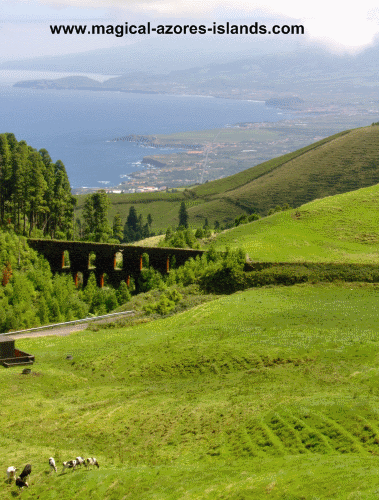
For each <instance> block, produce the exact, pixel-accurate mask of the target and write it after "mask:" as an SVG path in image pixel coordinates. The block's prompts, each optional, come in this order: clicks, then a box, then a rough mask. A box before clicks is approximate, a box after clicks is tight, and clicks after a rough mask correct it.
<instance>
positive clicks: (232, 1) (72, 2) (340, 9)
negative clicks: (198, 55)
mask: <svg viewBox="0 0 379 500" xmlns="http://www.w3.org/2000/svg"><path fill="white" fill-rule="evenodd" d="M341 5H342V4H341V3H340V2H330V1H326V0H319V1H317V2H312V3H306V2H304V1H299V0H286V2H283V0H265V1H263V0H256V1H250V0H206V1H204V0H188V1H182V0H180V1H179V0H129V1H128V0H0V15H1V18H2V19H3V21H2V29H0V43H4V41H6V40H5V38H4V37H5V36H6V37H7V40H8V42H9V49H10V50H9V54H10V55H11V56H12V57H15V56H16V55H17V50H18V47H20V52H21V46H22V45H23V46H24V47H28V52H29V54H28V57H30V55H31V54H30V52H35V55H40V54H41V55H42V54H45V53H59V52H62V53H67V52H79V51H84V50H90V48H98V47H100V46H103V47H109V46H114V45H117V44H120V40H111V39H110V38H109V37H108V38H105V37H104V38H102V39H101V37H98V39H97V40H94V38H92V39H90V38H91V37H85V36H82V37H78V36H71V37H66V39H64V37H56V38H57V39H56V40H52V36H51V35H50V34H49V32H48V29H47V28H48V26H47V23H48V22H49V23H51V22H54V23H57V22H59V23H61V24H64V23H67V24H69V23H72V24H74V23H75V22H76V23H80V22H82V23H84V22H86V23H87V24H89V23H90V22H100V20H102V22H103V23H106V24H121V23H123V22H125V21H126V20H128V21H129V22H130V23H133V22H140V21H141V20H142V21H146V20H153V21H155V22H157V21H159V19H165V20H166V22H167V20H168V19H171V20H172V21H173V22H174V21H175V22H176V23H180V24H183V23H185V22H191V23H195V24H200V23H207V22H208V23H209V22H212V21H217V22H225V21H228V20H229V21H233V20H238V21H244V20H246V22H247V23H248V22H250V21H251V22H255V21H258V22H261V23H265V22H267V19H269V20H270V21H274V22H277V24H302V25H303V26H304V27H305V33H306V34H305V36H304V37H303V41H305V42H306V43H307V44H318V45H322V46H324V47H326V48H329V49H330V50H332V51H342V52H346V51H348V52H357V51H359V50H361V49H363V48H365V47H367V46H369V45H371V44H373V43H374V41H375V39H376V37H377V36H378V33H379V8H378V6H377V2H376V1H374V0H361V1H360V2H354V3H353V4H350V5H351V6H347V4H345V5H344V6H341ZM43 23H46V25H45V26H44V25H43ZM17 24H19V26H20V27H21V26H22V25H25V24H28V27H25V26H24V28H23V29H21V28H19V29H17V28H15V27H14V26H15V25H17ZM33 24H34V25H35V28H34V35H31V32H32V31H33V27H32V25H33ZM9 25H13V28H12V27H10V26H9ZM58 38H60V39H59V40H58ZM47 40H50V43H51V44H52V45H51V47H49V46H47V45H49V44H47V43H46V42H47ZM126 42H127V40H125V39H124V40H123V44H125V43H126ZM260 42H261V43H265V40H264V39H263V38H262V40H260ZM38 52H39V53H38ZM3 57H4V55H3Z"/></svg>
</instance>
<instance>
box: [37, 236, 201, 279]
mask: <svg viewBox="0 0 379 500" xmlns="http://www.w3.org/2000/svg"><path fill="white" fill-rule="evenodd" d="M28 244H29V246H30V247H31V248H33V249H34V250H36V251H37V252H39V253H40V254H42V255H43V256H44V257H45V258H46V260H47V261H48V262H49V264H50V267H51V270H52V272H53V273H71V275H72V276H73V278H74V280H75V284H76V285H77V284H78V275H79V273H82V276H83V284H84V286H85V285H86V284H87V281H88V278H89V275H90V273H91V272H94V273H95V276H96V282H97V284H98V286H100V287H102V286H103V285H104V274H106V275H107V279H108V281H109V283H111V284H112V285H113V286H116V287H117V286H119V284H120V283H121V281H126V282H127V283H129V279H130V277H131V276H133V278H134V279H136V278H138V275H139V273H140V272H141V270H142V254H144V253H147V254H148V256H149V266H150V267H153V268H154V269H156V270H157V271H160V272H161V273H162V274H165V273H168V272H169V270H170V264H171V263H172V262H173V257H175V262H176V265H179V266H180V265H182V264H184V263H185V262H186V261H187V260H188V259H190V258H191V257H192V258H195V257H196V256H198V255H202V254H203V253H204V252H203V251H202V250H191V249H182V248H148V247H140V246H133V245H123V244H118V245H115V244H107V243H90V242H82V241H60V240H36V239H28ZM65 252H68V254H69V261H70V265H69V266H66V265H65V257H64V254H65ZM117 253H121V254H122V268H116V254H117ZM91 254H95V255H96V259H95V266H94V267H90V263H89V257H90V255H91Z"/></svg>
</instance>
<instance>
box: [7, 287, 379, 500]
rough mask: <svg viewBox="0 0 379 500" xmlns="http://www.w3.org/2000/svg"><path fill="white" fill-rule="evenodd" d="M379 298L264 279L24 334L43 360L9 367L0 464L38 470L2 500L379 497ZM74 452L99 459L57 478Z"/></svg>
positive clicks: (24, 343)
mask: <svg viewBox="0 0 379 500" xmlns="http://www.w3.org/2000/svg"><path fill="white" fill-rule="evenodd" d="M378 298H379V289H378V287H377V286H376V285H362V284H348V285H346V286H345V285H339V286H336V285H333V284H329V285H313V286H312V285H298V286H293V287H277V288H266V289H265V288H261V289H254V290H250V291H246V292H243V293H237V294H234V295H231V296H228V297H221V298H219V299H217V300H214V301H213V302H209V303H207V304H204V305H202V306H200V307H197V308H196V309H194V310H192V311H187V312H185V313H182V314H178V315H176V316H173V317H170V318H166V319H162V320H157V321H154V322H150V323H145V324H141V325H137V326H133V327H129V328H123V329H120V330H109V329H107V330H103V331H101V330H100V331H97V332H93V331H86V332H80V333H75V334H72V335H70V336H69V337H45V338H37V339H29V340H27V339H24V340H19V341H18V342H17V343H18V346H19V347H20V348H21V349H25V350H27V352H31V353H33V354H34V355H35V356H36V364H35V365H34V366H33V369H32V374H31V375H21V373H20V371H21V370H20V369H17V368H15V369H8V370H6V369H1V370H0V387H1V390H0V394H1V401H2V406H1V412H0V426H1V427H0V428H1V439H0V456H1V459H0V466H1V467H2V469H3V471H5V470H6V468H7V467H8V466H9V465H14V466H17V467H23V466H24V465H25V463H31V464H32V468H33V469H32V474H31V477H30V487H29V489H27V490H26V489H25V490H24V491H22V492H21V493H18V492H17V491H16V487H15V486H14V484H13V485H12V484H8V483H6V482H5V472H4V480H3V481H2V482H1V484H0V499H8V498H10V497H11V496H13V497H15V496H20V497H21V496H22V498H24V499H31V498H40V500H50V499H55V498H59V499H61V500H68V499H72V500H73V499H82V498H93V499H95V500H109V499H114V500H116V499H117V500H120V499H129V498H133V499H135V500H139V499H150V498H156V499H172V500H174V499H175V500H176V499H186V500H195V499H196V500H198V499H209V500H211V499H212V500H215V499H217V500H220V499H226V498H227V499H232V500H241V499H263V498H267V497H268V496H269V498H273V499H275V500H279V499H281V500H284V499H297V500H300V499H316V498H317V499H352V498H360V499H373V498H376V496H377V492H378V491H379V475H378V471H379V392H378V377H379V371H378V359H379V344H378V339H379V326H378V325H379V322H378V308H377V304H378ZM67 354H71V356H72V357H73V359H66V357H67ZM78 455H81V456H83V455H85V456H95V457H96V458H97V459H98V462H99V464H100V469H99V470H97V469H95V470H90V471H88V470H80V469H79V470H75V471H72V470H69V471H65V472H64V473H62V472H61V469H62V466H61V462H62V461H63V460H67V459H71V458H75V457H76V456H78ZM50 456H53V457H55V459H56V461H57V462H58V464H59V468H58V473H57V474H55V473H50V472H49V465H48V458H49V457H50Z"/></svg>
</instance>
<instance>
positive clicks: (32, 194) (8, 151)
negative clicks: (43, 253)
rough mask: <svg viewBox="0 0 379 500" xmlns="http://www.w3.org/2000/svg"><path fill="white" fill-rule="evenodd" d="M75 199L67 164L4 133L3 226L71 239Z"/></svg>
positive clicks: (0, 147) (0, 174)
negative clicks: (53, 159)
mask: <svg viewBox="0 0 379 500" xmlns="http://www.w3.org/2000/svg"><path fill="white" fill-rule="evenodd" d="M75 202H76V200H75V198H74V197H73V196H72V194H71V187H70V183H69V180H68V177H67V173H66V169H65V166H64V165H63V163H62V162H61V161H60V160H58V161H57V162H55V163H53V161H52V159H51V158H50V155H49V153H48V152H47V151H46V149H40V150H39V151H37V150H36V149H34V148H32V147H31V146H29V145H28V144H27V143H26V142H25V141H17V139H16V137H15V136H14V134H10V133H6V134H0V227H2V228H4V229H13V230H14V231H15V232H16V233H17V234H22V235H25V236H34V237H46V236H49V237H51V238H56V239H70V238H72V236H73V213H74V206H75Z"/></svg>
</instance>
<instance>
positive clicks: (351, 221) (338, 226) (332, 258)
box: [214, 184, 379, 263]
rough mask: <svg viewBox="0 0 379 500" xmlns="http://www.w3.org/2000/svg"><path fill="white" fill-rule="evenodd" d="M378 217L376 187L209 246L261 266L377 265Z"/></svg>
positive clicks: (246, 228)
mask: <svg viewBox="0 0 379 500" xmlns="http://www.w3.org/2000/svg"><path fill="white" fill-rule="evenodd" d="M378 212H379V185H378V184H377V185H375V186H371V187H368V188H362V189H358V190H356V191H352V192H348V193H344V194H339V195H335V196H328V197H325V198H322V199H319V200H314V201H312V202H310V203H306V204H304V205H302V206H300V207H298V208H297V209H296V210H292V209H291V210H286V211H283V212H277V213H275V214H273V215H270V216H269V217H265V218H263V219H260V220H257V221H255V222H251V223H249V224H243V225H240V226H238V227H235V228H232V229H229V230H227V231H224V232H222V233H220V234H219V235H218V236H217V238H216V239H215V240H214V244H215V245H216V247H217V248H219V249H225V248H226V247H230V248H233V247H239V248H242V249H243V250H245V251H246V252H247V254H248V255H249V257H250V258H251V259H252V260H258V261H266V262H267V261H268V262H341V263H344V262H345V263H346V262H356V263H379V251H378V243H379V226H378Z"/></svg>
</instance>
